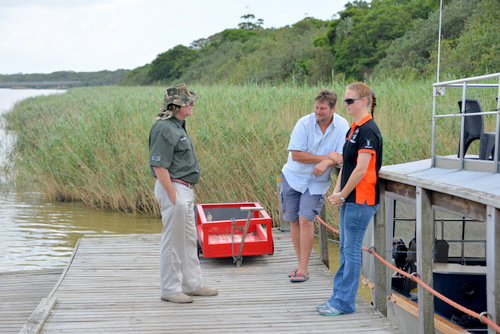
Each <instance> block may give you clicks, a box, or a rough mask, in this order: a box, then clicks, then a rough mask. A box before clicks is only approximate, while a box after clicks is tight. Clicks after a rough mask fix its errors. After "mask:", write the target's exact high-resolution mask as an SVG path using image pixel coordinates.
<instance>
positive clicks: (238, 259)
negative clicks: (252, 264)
mask: <svg viewBox="0 0 500 334" xmlns="http://www.w3.org/2000/svg"><path fill="white" fill-rule="evenodd" d="M240 210H241V211H248V217H247V222H246V224H245V230H244V231H243V236H242V237H241V243H240V251H239V253H238V256H237V257H236V258H235V259H234V261H233V263H236V266H237V267H239V266H240V265H241V262H243V257H242V256H241V254H242V253H243V244H244V243H245V238H246V237H247V232H248V227H249V226H250V219H251V218H252V214H253V213H254V211H261V210H264V208H263V207H260V206H250V207H241V208H240Z"/></svg>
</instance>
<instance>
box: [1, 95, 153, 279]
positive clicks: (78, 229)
mask: <svg viewBox="0 0 500 334" xmlns="http://www.w3.org/2000/svg"><path fill="white" fill-rule="evenodd" d="M63 92H64V91H57V90H37V89H22V90H15V89H14V90H13V89H0V113H3V112H6V111H8V110H9V109H10V108H11V107H12V106H13V104H14V103H15V102H16V101H18V100H20V99H23V98H26V97H30V96H35V95H42V94H57V93H63ZM13 140H15V138H14V137H13V136H12V135H10V134H9V135H7V134H6V133H5V131H4V129H3V126H0V164H3V163H4V162H5V155H6V152H7V151H8V150H9V147H10V146H11V145H12V141H13ZM4 181H6V180H5V179H4ZM7 181H8V180H7ZM151 182H153V181H151ZM5 188H6V187H0V189H1V190H0V272H6V271H17V270H26V269H46V268H55V267H64V266H65V265H66V263H67V260H68V259H69V257H70V255H71V254H72V251H73V247H74V246H75V244H76V242H77V241H78V239H79V238H81V237H83V236H84V235H89V234H133V233H159V232H160V231H161V221H160V220H159V219H155V218H151V217H147V216H132V215H126V214H124V213H118V212H109V211H100V210H94V209H91V208H88V207H87V206H85V205H83V204H81V203H60V202H49V201H46V200H44V199H43V196H42V195H41V194H39V193H15V192H12V191H7V190H6V189H5Z"/></svg>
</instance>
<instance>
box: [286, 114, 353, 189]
mask: <svg viewBox="0 0 500 334" xmlns="http://www.w3.org/2000/svg"><path fill="white" fill-rule="evenodd" d="M347 131H349V124H348V123H347V121H346V120H345V118H343V117H342V116H340V115H337V114H336V113H334V114H333V122H332V124H330V125H329V126H328V128H327V129H326V131H325V133H323V132H321V129H320V127H319V124H318V122H317V121H316V114H315V113H311V114H309V115H306V116H304V117H302V118H301V119H299V120H298V122H297V124H295V127H294V129H293V131H292V135H291V136H290V143H289V144H288V151H289V152H290V153H289V154H288V161H287V163H286V164H285V165H284V166H283V169H282V172H283V175H284V176H285V178H286V181H287V182H288V184H289V185H290V187H292V188H293V189H295V190H296V191H299V192H301V193H305V192H306V190H307V189H309V193H310V194H311V195H324V194H325V193H326V192H327V190H328V188H329V187H330V183H331V182H332V181H331V178H330V172H331V167H329V168H327V170H326V171H325V172H324V173H323V174H322V175H320V176H318V177H316V176H314V175H313V174H312V171H313V168H314V166H315V165H316V164H304V163H301V162H297V161H293V160H292V152H291V151H302V152H307V153H311V154H314V155H327V154H329V153H331V152H337V153H340V154H342V148H343V146H344V142H345V138H346V134H347Z"/></svg>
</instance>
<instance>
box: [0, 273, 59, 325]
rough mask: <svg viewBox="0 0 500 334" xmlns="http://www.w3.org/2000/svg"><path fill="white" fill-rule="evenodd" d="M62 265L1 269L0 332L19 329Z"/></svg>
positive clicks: (44, 294) (44, 295)
mask: <svg viewBox="0 0 500 334" xmlns="http://www.w3.org/2000/svg"><path fill="white" fill-rule="evenodd" d="M62 271H63V268H60V269H45V270H25V271H16V272H6V273H0V333H2V334H7V333H9V334H10V333H19V331H20V330H21V329H22V328H23V326H24V324H25V323H26V321H27V320H28V318H29V317H30V315H31V314H32V313H33V311H34V310H35V309H36V308H37V306H38V304H39V303H40V301H41V300H42V298H45V297H47V296H48V295H49V293H50V291H51V290H52V289H53V288H54V285H55V284H56V283H57V280H58V279H59V277H60V276H61V273H62Z"/></svg>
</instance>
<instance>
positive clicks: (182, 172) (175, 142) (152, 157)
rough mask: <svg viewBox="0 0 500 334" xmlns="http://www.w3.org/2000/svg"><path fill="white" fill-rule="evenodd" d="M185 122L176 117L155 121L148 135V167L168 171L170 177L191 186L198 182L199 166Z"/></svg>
mask: <svg viewBox="0 0 500 334" xmlns="http://www.w3.org/2000/svg"><path fill="white" fill-rule="evenodd" d="M185 123H186V122H185V121H181V120H180V119H178V118H176V117H171V118H169V119H166V120H159V121H157V122H156V123H155V124H154V125H153V127H152V128H151V132H150V133H149V166H150V167H151V173H152V174H153V176H154V177H156V174H155V172H154V169H153V166H157V167H163V168H166V169H168V172H169V173H170V177H171V178H173V179H181V180H183V181H186V182H188V183H191V184H197V183H198V181H199V180H200V166H199V165H198V158H197V157H196V152H195V151H194V146H193V143H192V142H191V138H189V135H188V134H187V132H186V128H185Z"/></svg>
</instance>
